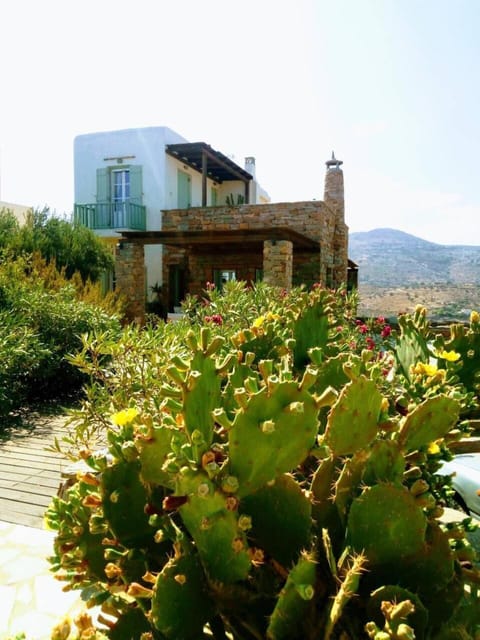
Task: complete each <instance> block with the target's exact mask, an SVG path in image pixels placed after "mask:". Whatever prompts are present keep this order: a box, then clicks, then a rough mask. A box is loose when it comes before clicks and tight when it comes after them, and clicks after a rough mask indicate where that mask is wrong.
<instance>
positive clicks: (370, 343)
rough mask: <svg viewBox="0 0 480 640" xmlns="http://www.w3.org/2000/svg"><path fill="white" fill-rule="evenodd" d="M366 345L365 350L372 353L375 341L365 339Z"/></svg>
mask: <svg viewBox="0 0 480 640" xmlns="http://www.w3.org/2000/svg"><path fill="white" fill-rule="evenodd" d="M366 343H367V349H369V350H370V351H373V349H374V348H375V340H373V338H367V339H366Z"/></svg>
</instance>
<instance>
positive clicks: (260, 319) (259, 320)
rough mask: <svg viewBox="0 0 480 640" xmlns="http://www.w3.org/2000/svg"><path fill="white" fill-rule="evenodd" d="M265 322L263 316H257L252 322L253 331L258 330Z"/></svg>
mask: <svg viewBox="0 0 480 640" xmlns="http://www.w3.org/2000/svg"><path fill="white" fill-rule="evenodd" d="M264 322H265V316H259V317H258V318H257V319H256V320H254V321H253V326H254V327H255V329H258V328H260V327H261V326H262V324H263V323H264Z"/></svg>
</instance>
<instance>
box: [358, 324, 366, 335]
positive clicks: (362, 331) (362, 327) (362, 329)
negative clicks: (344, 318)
mask: <svg viewBox="0 0 480 640" xmlns="http://www.w3.org/2000/svg"><path fill="white" fill-rule="evenodd" d="M358 330H359V331H360V333H367V332H368V327H367V325H366V324H361V325H359V327H358Z"/></svg>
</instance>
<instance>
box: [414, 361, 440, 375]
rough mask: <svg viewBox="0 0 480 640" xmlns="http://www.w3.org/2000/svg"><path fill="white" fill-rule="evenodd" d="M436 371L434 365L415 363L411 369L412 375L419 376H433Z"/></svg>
mask: <svg viewBox="0 0 480 640" xmlns="http://www.w3.org/2000/svg"><path fill="white" fill-rule="evenodd" d="M437 371H438V369H437V367H436V366H435V365H434V364H425V363H423V362H417V364H416V365H415V366H414V367H413V373H416V374H417V375H421V376H434V375H435V374H436V373H437Z"/></svg>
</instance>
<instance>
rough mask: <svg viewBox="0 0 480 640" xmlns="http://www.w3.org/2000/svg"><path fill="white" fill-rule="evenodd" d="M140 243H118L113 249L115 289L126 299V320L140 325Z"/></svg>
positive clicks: (142, 273) (142, 314)
mask: <svg viewBox="0 0 480 640" xmlns="http://www.w3.org/2000/svg"><path fill="white" fill-rule="evenodd" d="M144 253H145V252H144V248H143V244H142V243H140V242H125V241H122V242H119V243H118V244H117V246H116V249H115V278H116V282H117V289H118V290H119V291H120V292H121V293H122V294H123V295H124V296H125V297H126V298H127V300H128V306H127V311H126V319H127V320H128V321H130V322H138V323H142V322H143V320H144V317H145V266H144V262H145V257H144Z"/></svg>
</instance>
